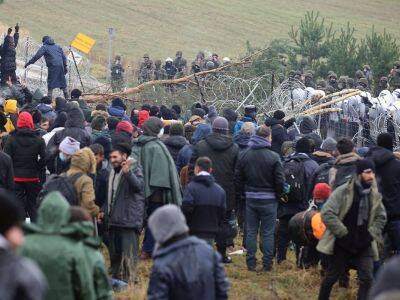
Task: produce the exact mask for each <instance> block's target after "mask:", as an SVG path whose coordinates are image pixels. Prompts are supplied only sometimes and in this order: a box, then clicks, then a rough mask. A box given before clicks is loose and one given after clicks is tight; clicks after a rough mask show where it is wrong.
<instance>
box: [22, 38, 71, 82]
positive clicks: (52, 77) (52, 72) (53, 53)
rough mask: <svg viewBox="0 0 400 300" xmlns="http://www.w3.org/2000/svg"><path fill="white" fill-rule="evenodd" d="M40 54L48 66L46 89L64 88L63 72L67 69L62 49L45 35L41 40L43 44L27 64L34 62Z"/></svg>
mask: <svg viewBox="0 0 400 300" xmlns="http://www.w3.org/2000/svg"><path fill="white" fill-rule="evenodd" d="M42 56H44V59H45V61H46V65H47V68H48V75H47V87H48V89H55V88H66V87H67V82H66V80H65V74H66V71H67V58H66V57H65V54H64V51H63V49H62V48H61V47H60V46H58V45H56V44H55V43H54V41H53V39H52V38H50V37H47V39H45V41H44V42H43V46H42V47H40V48H39V50H38V51H37V52H36V54H35V55H34V56H33V57H32V58H31V59H30V60H29V62H28V65H31V64H34V63H35V62H36V61H37V60H39V59H40V58H41V57H42Z"/></svg>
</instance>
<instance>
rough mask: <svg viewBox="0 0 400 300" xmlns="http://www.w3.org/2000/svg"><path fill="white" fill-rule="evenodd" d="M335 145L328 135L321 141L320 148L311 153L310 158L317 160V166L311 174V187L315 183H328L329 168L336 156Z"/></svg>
mask: <svg viewBox="0 0 400 300" xmlns="http://www.w3.org/2000/svg"><path fill="white" fill-rule="evenodd" d="M336 145H337V142H336V141H335V139H333V138H331V137H328V138H326V139H325V140H324V141H323V142H322V145H321V150H318V151H315V152H314V153H313V154H312V156H311V158H312V159H313V160H315V161H316V162H317V164H318V165H319V167H318V169H316V170H315V172H314V175H313V176H312V180H311V187H314V186H315V185H316V184H317V183H327V184H329V170H330V169H331V168H332V167H333V165H334V163H335V157H336V156H337V155H336V153H337V150H336ZM311 190H312V189H311Z"/></svg>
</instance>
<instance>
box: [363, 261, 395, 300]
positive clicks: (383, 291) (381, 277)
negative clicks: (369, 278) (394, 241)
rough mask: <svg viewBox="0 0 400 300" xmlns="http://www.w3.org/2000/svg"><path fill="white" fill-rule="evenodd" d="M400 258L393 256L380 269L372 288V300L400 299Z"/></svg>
mask: <svg viewBox="0 0 400 300" xmlns="http://www.w3.org/2000/svg"><path fill="white" fill-rule="evenodd" d="M399 276H400V257H399V256H398V255H395V256H393V257H392V258H390V259H389V260H388V261H385V264H384V265H383V266H381V268H379V273H378V274H377V277H376V278H375V282H374V284H373V286H372V288H371V292H370V298H369V299H371V300H385V299H386V300H389V299H400V281H399Z"/></svg>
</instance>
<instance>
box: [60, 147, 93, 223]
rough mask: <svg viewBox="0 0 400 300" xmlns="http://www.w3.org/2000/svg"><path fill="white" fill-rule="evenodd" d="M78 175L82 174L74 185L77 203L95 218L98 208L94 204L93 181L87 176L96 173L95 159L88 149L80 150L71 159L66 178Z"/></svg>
mask: <svg viewBox="0 0 400 300" xmlns="http://www.w3.org/2000/svg"><path fill="white" fill-rule="evenodd" d="M78 173H82V175H81V176H80V177H79V178H78V179H77V180H76V181H75V183H74V188H75V191H76V194H77V197H78V203H79V205H80V206H82V207H83V208H85V209H86V210H87V211H88V212H89V213H90V214H91V215H92V216H97V214H98V213H99V207H98V206H97V205H96V204H95V199H96V196H95V193H94V184H93V179H92V178H91V177H90V176H89V174H95V173H96V159H95V157H94V154H93V153H92V150H90V149H89V148H84V149H81V150H80V151H78V152H76V153H75V154H74V155H73V156H72V158H71V166H70V168H69V170H68V171H67V176H73V175H75V174H78Z"/></svg>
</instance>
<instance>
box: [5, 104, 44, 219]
mask: <svg viewBox="0 0 400 300" xmlns="http://www.w3.org/2000/svg"><path fill="white" fill-rule="evenodd" d="M45 150H46V145H45V143H44V140H43V139H42V138H40V137H38V136H36V133H35V131H34V125H33V119H32V115H31V114H30V113H28V112H22V113H20V114H19V116H18V121H17V129H16V130H15V131H14V132H13V133H12V134H11V135H10V136H9V137H8V139H7V142H6V144H5V146H4V152H5V153H7V154H8V155H9V156H10V157H11V160H12V161H13V168H14V182H15V192H16V196H17V199H18V200H19V203H20V208H21V209H22V210H23V211H24V214H25V215H26V216H29V217H30V218H31V220H32V221H35V220H36V209H37V208H36V198H37V195H38V194H39V192H40V190H41V189H42V183H41V182H40V177H41V173H42V172H43V169H44V167H45V164H46V155H45Z"/></svg>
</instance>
